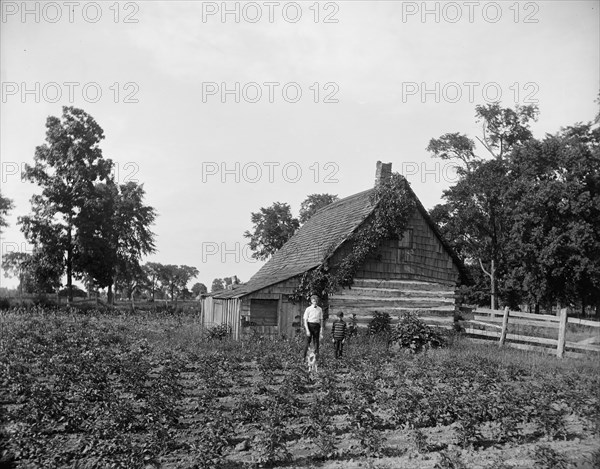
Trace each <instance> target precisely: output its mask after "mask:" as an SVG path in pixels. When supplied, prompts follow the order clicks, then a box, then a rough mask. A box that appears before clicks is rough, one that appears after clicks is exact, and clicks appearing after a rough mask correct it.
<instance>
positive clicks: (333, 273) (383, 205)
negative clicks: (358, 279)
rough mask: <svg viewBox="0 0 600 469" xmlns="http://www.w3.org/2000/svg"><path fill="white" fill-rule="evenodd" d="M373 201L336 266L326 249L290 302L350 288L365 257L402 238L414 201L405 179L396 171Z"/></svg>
mask: <svg viewBox="0 0 600 469" xmlns="http://www.w3.org/2000/svg"><path fill="white" fill-rule="evenodd" d="M371 203H373V204H375V209H374V210H373V213H372V214H371V215H370V216H369V217H368V218H367V220H366V221H365V222H364V223H363V224H361V225H360V226H359V228H358V230H357V231H355V232H354V233H353V234H352V235H350V237H349V238H348V239H347V240H346V243H345V244H347V245H348V246H349V249H350V251H349V252H348V253H347V254H346V255H345V256H344V257H343V258H342V259H341V260H340V261H339V262H337V263H336V264H335V265H330V257H331V255H332V254H333V252H332V251H330V252H328V253H327V254H326V255H325V256H324V258H323V262H322V263H321V265H319V266H318V267H315V268H314V269H312V270H309V271H308V272H305V273H304V274H303V275H302V278H301V279H300V283H299V285H298V287H297V288H296V290H294V293H292V294H291V295H290V296H289V298H290V300H291V301H292V302H294V303H296V302H300V301H302V300H307V299H309V298H310V296H311V295H318V296H320V297H321V298H322V299H323V300H324V301H325V302H326V301H327V298H328V297H329V295H330V294H331V293H333V292H334V291H336V290H338V289H339V288H343V287H349V286H351V285H352V284H353V282H354V276H355V275H356V272H357V271H358V269H359V268H360V266H361V265H362V264H363V263H364V262H365V260H366V259H367V258H368V257H369V256H370V255H372V254H374V253H375V251H377V248H378V247H379V246H380V244H381V242H382V241H383V240H385V239H388V238H392V239H401V238H402V236H403V233H404V231H405V230H406V226H407V225H408V221H409V218H410V216H411V214H412V213H413V211H414V210H415V203H414V200H413V198H412V197H411V195H410V192H409V189H408V182H407V181H406V179H404V177H402V176H401V175H399V174H398V173H393V174H392V175H391V177H390V178H389V179H388V180H386V181H384V182H383V183H381V184H380V185H378V186H377V187H376V188H375V190H374V191H373V193H372V194H371Z"/></svg>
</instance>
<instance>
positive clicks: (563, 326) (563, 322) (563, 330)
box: [556, 308, 568, 358]
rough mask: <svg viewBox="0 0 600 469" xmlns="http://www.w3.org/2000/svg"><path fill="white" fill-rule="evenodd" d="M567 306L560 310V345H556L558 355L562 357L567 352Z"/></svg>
mask: <svg viewBox="0 0 600 469" xmlns="http://www.w3.org/2000/svg"><path fill="white" fill-rule="evenodd" d="M567 320H568V318H567V308H561V310H560V322H559V323H558V346H557V347H556V356H557V357H558V358H562V357H563V355H564V354H565V343H566V337H567Z"/></svg>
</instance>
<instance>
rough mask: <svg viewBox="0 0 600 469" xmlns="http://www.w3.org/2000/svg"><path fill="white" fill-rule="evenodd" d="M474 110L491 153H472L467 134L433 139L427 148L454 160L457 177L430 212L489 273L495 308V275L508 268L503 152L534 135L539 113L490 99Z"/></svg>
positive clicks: (464, 252)
mask: <svg viewBox="0 0 600 469" xmlns="http://www.w3.org/2000/svg"><path fill="white" fill-rule="evenodd" d="M475 114H476V119H477V121H478V122H481V123H482V137H481V138H479V137H478V138H477V139H478V140H479V142H480V143H481V144H482V145H483V147H484V148H485V149H486V150H487V151H488V152H489V153H490V155H492V156H493V157H494V159H492V160H486V159H484V158H481V157H479V156H478V155H476V153H475V142H474V140H472V139H470V138H469V137H467V136H466V135H461V134H459V133H449V134H445V135H443V136H441V137H440V138H438V139H432V140H431V141H430V142H429V145H428V147H427V150H428V151H429V152H431V153H432V156H434V157H437V158H442V159H446V160H458V161H459V162H460V166H459V167H458V171H457V172H458V175H459V177H460V179H459V180H458V182H457V183H456V184H455V185H454V186H453V187H451V188H450V189H448V190H446V191H444V195H443V198H444V199H445V201H446V202H445V203H444V204H440V205H438V206H436V207H434V209H433V210H432V211H431V212H430V214H431V216H432V218H433V219H434V221H436V222H437V223H439V225H440V228H441V230H442V233H443V234H445V237H446V239H451V240H453V245H454V247H455V248H457V250H458V251H459V252H460V254H461V256H462V258H463V259H465V260H466V262H467V263H476V264H478V265H479V267H480V268H481V270H482V272H483V273H484V274H485V275H486V276H487V277H488V278H489V289H490V304H491V307H492V308H496V307H497V296H498V275H499V273H500V272H501V271H502V269H505V268H506V265H505V264H504V260H505V257H504V253H505V249H504V243H505V241H506V233H507V230H508V223H509V221H508V220H509V218H510V216H509V215H508V214H507V212H506V210H505V207H504V199H503V197H504V192H505V191H506V184H507V182H508V180H507V175H508V171H509V169H508V167H507V164H508V163H507V158H506V155H508V154H509V153H510V152H512V151H513V150H515V149H516V148H518V147H519V146H522V145H524V144H525V143H526V142H528V141H529V140H531V139H532V134H531V131H530V129H529V126H530V123H531V121H535V120H536V119H537V115H538V109H537V107H536V106H534V105H530V106H518V105H517V106H516V108H515V110H513V109H510V108H502V107H501V106H500V105H499V104H488V105H485V106H476V108H475Z"/></svg>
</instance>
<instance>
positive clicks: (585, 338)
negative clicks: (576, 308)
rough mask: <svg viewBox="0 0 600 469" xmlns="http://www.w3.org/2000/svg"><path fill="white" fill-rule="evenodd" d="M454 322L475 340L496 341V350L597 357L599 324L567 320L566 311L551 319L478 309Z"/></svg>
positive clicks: (516, 312) (506, 310)
mask: <svg viewBox="0 0 600 469" xmlns="http://www.w3.org/2000/svg"><path fill="white" fill-rule="evenodd" d="M457 322H458V324H459V325H460V326H461V328H464V331H465V332H466V333H467V334H469V336H472V337H474V338H475V340H482V339H479V338H481V337H483V338H485V339H484V340H486V341H489V340H494V339H497V340H498V344H499V345H500V346H503V345H508V346H510V347H515V348H519V349H524V350H535V351H542V352H547V353H552V354H554V353H555V354H556V356H557V357H559V358H562V357H563V356H575V357H579V356H582V354H583V352H598V353H600V322H597V321H589V320H585V319H576V318H569V317H568V315H567V310H566V309H561V310H560V313H559V315H557V316H552V315H548V314H530V313H522V312H519V311H509V309H508V308H505V309H504V311H501V310H491V309H483V308H478V309H477V310H475V311H473V312H471V313H461V314H460V315H459V316H458V317H457Z"/></svg>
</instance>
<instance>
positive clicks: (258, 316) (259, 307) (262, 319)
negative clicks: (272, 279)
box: [250, 299, 279, 326]
mask: <svg viewBox="0 0 600 469" xmlns="http://www.w3.org/2000/svg"><path fill="white" fill-rule="evenodd" d="M278 305H279V300H255V299H253V300H251V301H250V321H251V322H253V323H255V324H256V325H257V326H277V324H278V322H277V307H278Z"/></svg>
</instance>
